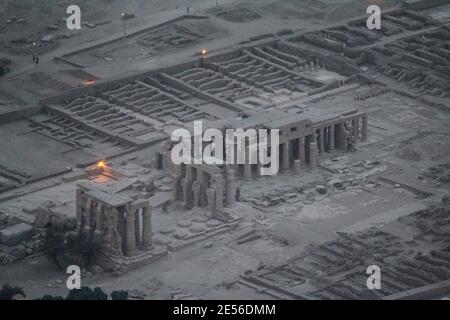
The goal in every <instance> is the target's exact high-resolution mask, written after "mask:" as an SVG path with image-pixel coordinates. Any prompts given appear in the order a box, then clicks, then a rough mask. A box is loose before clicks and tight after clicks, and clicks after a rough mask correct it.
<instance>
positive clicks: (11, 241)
mask: <svg viewBox="0 0 450 320" xmlns="http://www.w3.org/2000/svg"><path fill="white" fill-rule="evenodd" d="M33 235H34V229H33V227H32V226H30V225H29V224H27V223H18V224H16V225H13V226H10V227H7V228H5V229H3V230H0V242H1V243H3V244H5V245H7V246H14V245H17V244H19V243H21V242H22V241H25V240H28V239H30V238H31V237H32V236H33Z"/></svg>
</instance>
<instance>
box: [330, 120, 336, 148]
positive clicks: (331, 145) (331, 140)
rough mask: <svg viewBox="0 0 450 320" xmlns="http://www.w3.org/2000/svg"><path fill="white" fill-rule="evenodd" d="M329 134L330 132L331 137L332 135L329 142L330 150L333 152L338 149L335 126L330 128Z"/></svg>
mask: <svg viewBox="0 0 450 320" xmlns="http://www.w3.org/2000/svg"><path fill="white" fill-rule="evenodd" d="M328 132H329V135H330V138H329V139H328V141H329V150H330V151H333V150H334V149H335V148H336V146H335V142H334V124H332V125H331V126H330V130H329V131H328Z"/></svg>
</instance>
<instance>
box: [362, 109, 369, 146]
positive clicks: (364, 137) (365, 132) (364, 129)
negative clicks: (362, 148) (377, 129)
mask: <svg viewBox="0 0 450 320" xmlns="http://www.w3.org/2000/svg"><path fill="white" fill-rule="evenodd" d="M368 122H369V121H368V118H367V115H365V116H364V117H363V118H362V140H363V141H366V140H367V136H368Z"/></svg>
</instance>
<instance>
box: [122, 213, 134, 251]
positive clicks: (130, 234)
mask: <svg viewBox="0 0 450 320" xmlns="http://www.w3.org/2000/svg"><path fill="white" fill-rule="evenodd" d="M134 220H135V217H134V212H127V216H126V229H125V233H126V234H125V241H126V249H127V252H126V254H127V255H132V254H133V253H134V252H135V251H136V233H135V230H134V229H135V221H134Z"/></svg>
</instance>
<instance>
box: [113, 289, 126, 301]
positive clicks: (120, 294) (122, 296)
mask: <svg viewBox="0 0 450 320" xmlns="http://www.w3.org/2000/svg"><path fill="white" fill-rule="evenodd" d="M111 299H112V300H128V291H124V290H120V291H113V292H111Z"/></svg>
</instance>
